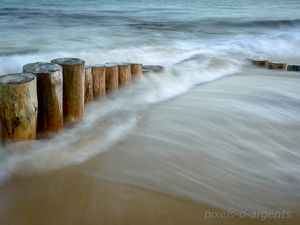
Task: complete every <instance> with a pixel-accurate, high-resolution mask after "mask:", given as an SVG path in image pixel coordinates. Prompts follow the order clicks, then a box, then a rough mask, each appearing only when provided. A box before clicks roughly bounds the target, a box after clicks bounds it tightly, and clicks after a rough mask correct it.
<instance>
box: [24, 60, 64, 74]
mask: <svg viewBox="0 0 300 225" xmlns="http://www.w3.org/2000/svg"><path fill="white" fill-rule="evenodd" d="M60 70H62V68H61V66H60V65H58V64H54V63H48V62H35V63H29V64H26V65H24V66H23V71H24V72H25V73H33V74H49V73H52V72H56V71H60Z"/></svg>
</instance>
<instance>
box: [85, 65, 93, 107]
mask: <svg viewBox="0 0 300 225" xmlns="http://www.w3.org/2000/svg"><path fill="white" fill-rule="evenodd" d="M84 83H85V85H84V103H88V102H92V101H93V99H94V90H93V75H92V68H91V67H85V81H84Z"/></svg>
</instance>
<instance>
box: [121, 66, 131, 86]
mask: <svg viewBox="0 0 300 225" xmlns="http://www.w3.org/2000/svg"><path fill="white" fill-rule="evenodd" d="M118 69H119V87H126V86H128V85H130V84H131V65H130V64H127V63H122V64H119V65H118Z"/></svg>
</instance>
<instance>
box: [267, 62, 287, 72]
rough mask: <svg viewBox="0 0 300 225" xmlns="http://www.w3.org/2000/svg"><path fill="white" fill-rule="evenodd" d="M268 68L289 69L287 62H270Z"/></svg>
mask: <svg viewBox="0 0 300 225" xmlns="http://www.w3.org/2000/svg"><path fill="white" fill-rule="evenodd" d="M268 69H270V70H287V64H286V63H275V62H269V64H268Z"/></svg>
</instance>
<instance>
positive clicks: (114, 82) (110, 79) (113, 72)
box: [105, 63, 119, 93]
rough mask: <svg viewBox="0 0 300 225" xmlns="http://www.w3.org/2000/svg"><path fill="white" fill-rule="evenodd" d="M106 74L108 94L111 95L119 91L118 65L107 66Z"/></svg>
mask: <svg viewBox="0 0 300 225" xmlns="http://www.w3.org/2000/svg"><path fill="white" fill-rule="evenodd" d="M105 67H106V74H105V83H106V92H107V93H111V92H113V91H115V90H117V89H118V86H119V82H118V80H119V78H118V65H117V64H109V63H107V64H105Z"/></svg>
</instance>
